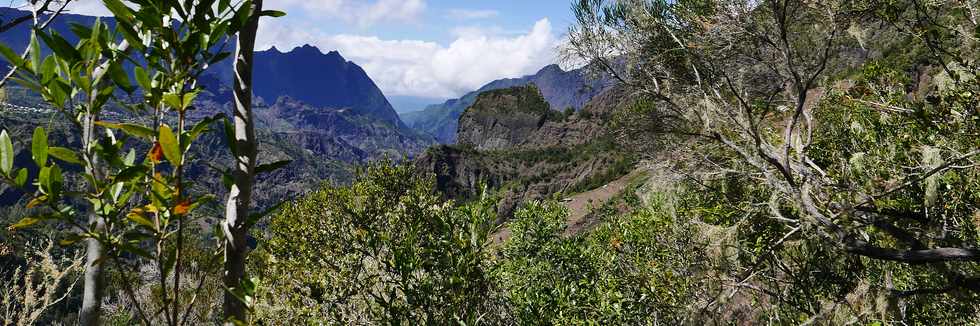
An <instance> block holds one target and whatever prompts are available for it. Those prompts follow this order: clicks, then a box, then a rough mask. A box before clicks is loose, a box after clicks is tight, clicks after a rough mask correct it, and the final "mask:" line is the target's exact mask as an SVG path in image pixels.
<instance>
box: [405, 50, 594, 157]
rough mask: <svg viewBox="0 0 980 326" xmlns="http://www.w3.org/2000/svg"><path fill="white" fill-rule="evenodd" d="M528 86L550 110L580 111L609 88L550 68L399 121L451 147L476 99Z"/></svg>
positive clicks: (579, 72) (486, 87) (584, 76)
mask: <svg viewBox="0 0 980 326" xmlns="http://www.w3.org/2000/svg"><path fill="white" fill-rule="evenodd" d="M532 83H533V84H535V85H537V87H538V88H539V89H540V91H541V95H542V96H544V99H545V100H546V101H547V102H548V104H550V106H551V108H552V109H554V110H565V109H567V108H574V109H575V110H580V109H582V108H583V107H584V106H585V104H586V103H588V102H589V100H591V99H592V98H593V97H595V96H596V95H598V94H600V93H602V92H603V91H604V90H606V89H608V88H609V87H610V86H612V84H613V83H612V82H611V81H610V80H607V79H592V78H591V77H590V76H588V75H587V73H586V70H585V69H575V70H571V71H564V70H562V69H561V67H558V65H550V66H547V67H544V68H543V69H541V70H540V71H538V72H537V73H536V74H534V75H529V76H524V77H521V78H510V79H501V80H496V81H493V82H491V83H489V84H487V85H484V86H483V87H481V88H480V89H479V90H476V91H474V92H470V93H467V94H466V95H464V96H463V97H461V98H458V99H451V100H448V101H446V102H445V103H442V104H438V105H431V106H429V107H427V108H426V109H425V110H422V111H418V112H411V113H406V114H403V115H402V119H403V120H404V121H405V123H406V124H408V125H409V126H411V127H412V128H415V129H416V130H419V131H422V132H425V133H428V134H430V135H432V136H433V137H435V138H436V140H437V141H438V142H440V143H443V144H451V143H454V142H455V141H456V129H457V127H458V126H459V117H460V115H462V113H463V111H465V110H466V108H467V107H469V106H470V105H473V103H474V102H475V101H476V98H477V96H479V95H480V94H482V93H485V92H488V91H492V90H497V89H504V88H510V87H515V86H523V85H527V84H532Z"/></svg>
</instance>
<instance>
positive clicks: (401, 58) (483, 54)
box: [258, 19, 559, 98]
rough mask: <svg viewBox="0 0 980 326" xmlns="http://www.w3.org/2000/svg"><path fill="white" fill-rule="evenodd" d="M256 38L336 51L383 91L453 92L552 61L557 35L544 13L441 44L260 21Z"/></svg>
mask: <svg viewBox="0 0 980 326" xmlns="http://www.w3.org/2000/svg"><path fill="white" fill-rule="evenodd" d="M260 30H261V31H262V32H261V35H260V37H259V40H258V44H259V46H260V47H262V48H268V47H270V46H272V45H275V46H277V47H278V48H279V49H280V50H283V51H289V49H292V48H293V47H296V46H299V45H302V44H306V43H310V44H313V45H316V46H317V47H319V48H320V49H321V50H323V51H332V50H339V51H340V53H341V54H342V55H343V56H344V57H345V58H347V59H348V60H351V61H353V62H355V63H357V64H358V65H360V66H361V67H363V68H364V70H365V71H367V73H368V74H369V75H370V76H371V78H372V79H373V80H374V81H375V82H376V83H378V85H379V86H380V87H381V89H382V90H383V91H384V92H385V94H386V95H411V96H423V97H447V98H448V97H456V96H459V95H462V94H464V93H466V92H469V91H472V90H475V89H477V88H479V87H480V86H483V85H484V84H486V83H488V82H490V81H493V80H496V79H500V78H509V77H519V76H522V75H526V74H531V73H534V72H535V71H537V70H538V69H540V68H542V67H544V66H545V65H548V64H551V63H554V62H555V61H556V55H555V49H556V46H557V45H558V43H559V41H558V38H557V37H556V36H555V34H554V33H553V31H552V26H551V23H550V21H549V20H548V19H541V20H539V21H537V23H535V24H534V27H533V28H531V30H530V31H527V32H526V33H523V34H521V35H515V36H509V37H508V36H499V35H497V34H480V33H478V30H473V31H470V32H468V33H461V34H458V35H457V38H456V39H455V40H454V41H453V42H452V43H450V44H449V45H447V46H444V45H440V44H438V43H434V42H426V41H415V40H383V39H380V38H377V37H371V36H359V35H323V34H317V32H315V29H312V28H302V27H301V26H288V25H285V24H280V23H276V22H275V21H273V22H271V23H263V25H262V26H261V27H260Z"/></svg>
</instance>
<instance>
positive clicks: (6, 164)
mask: <svg viewBox="0 0 980 326" xmlns="http://www.w3.org/2000/svg"><path fill="white" fill-rule="evenodd" d="M13 169H14V145H13V143H11V142H10V135H8V134H7V130H3V131H0V171H3V174H4V175H10V170H13Z"/></svg>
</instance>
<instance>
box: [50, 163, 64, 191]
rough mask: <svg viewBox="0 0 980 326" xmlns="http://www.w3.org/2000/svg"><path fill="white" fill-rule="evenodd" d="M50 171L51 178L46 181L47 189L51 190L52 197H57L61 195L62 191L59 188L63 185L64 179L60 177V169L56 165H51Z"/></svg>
mask: <svg viewBox="0 0 980 326" xmlns="http://www.w3.org/2000/svg"><path fill="white" fill-rule="evenodd" d="M50 171H51V177H50V178H49V179H48V181H49V182H50V183H49V186H48V189H50V190H51V194H52V196H54V197H57V196H58V195H59V194H61V189H62V187H61V186H62V184H63V183H64V180H65V179H64V178H63V177H62V175H61V168H60V167H58V165H57V164H52V165H51V169H50Z"/></svg>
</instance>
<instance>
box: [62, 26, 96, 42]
mask: <svg viewBox="0 0 980 326" xmlns="http://www.w3.org/2000/svg"><path fill="white" fill-rule="evenodd" d="M68 24H69V27H68V28H69V29H71V32H72V33H75V36H78V38H79V39H83V40H84V39H88V38H90V37H92V29H91V28H89V27H88V26H85V25H82V24H79V23H68Z"/></svg>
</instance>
